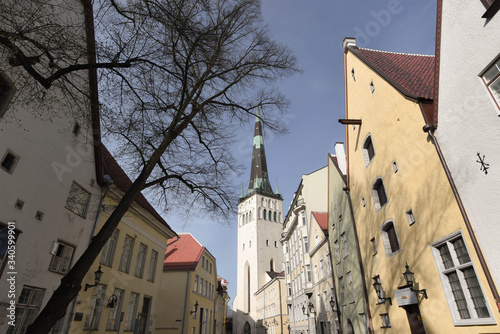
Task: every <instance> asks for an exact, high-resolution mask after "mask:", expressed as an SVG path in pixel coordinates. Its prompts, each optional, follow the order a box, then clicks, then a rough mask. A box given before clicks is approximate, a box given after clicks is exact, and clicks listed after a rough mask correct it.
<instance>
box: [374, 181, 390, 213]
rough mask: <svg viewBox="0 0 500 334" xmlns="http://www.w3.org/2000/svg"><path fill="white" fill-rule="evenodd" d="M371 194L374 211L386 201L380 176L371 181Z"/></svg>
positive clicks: (380, 207)
mask: <svg viewBox="0 0 500 334" xmlns="http://www.w3.org/2000/svg"><path fill="white" fill-rule="evenodd" d="M372 196H373V203H374V204H375V211H378V210H380V209H382V207H383V206H384V205H385V204H386V203H387V195H386V193H385V187H384V182H383V181H382V179H381V178H378V179H376V180H375V182H373V187H372Z"/></svg>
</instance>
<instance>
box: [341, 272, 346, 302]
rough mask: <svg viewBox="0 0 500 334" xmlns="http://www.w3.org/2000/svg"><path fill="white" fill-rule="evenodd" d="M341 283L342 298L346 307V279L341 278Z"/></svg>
mask: <svg viewBox="0 0 500 334" xmlns="http://www.w3.org/2000/svg"><path fill="white" fill-rule="evenodd" d="M339 282H340V297H341V298H342V305H346V304H347V303H346V297H345V286H344V277H342V276H341V277H339Z"/></svg>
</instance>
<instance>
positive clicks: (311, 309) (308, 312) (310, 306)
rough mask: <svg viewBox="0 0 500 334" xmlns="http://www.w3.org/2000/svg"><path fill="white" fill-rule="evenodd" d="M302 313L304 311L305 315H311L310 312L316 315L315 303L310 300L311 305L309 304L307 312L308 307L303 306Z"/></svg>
mask: <svg viewBox="0 0 500 334" xmlns="http://www.w3.org/2000/svg"><path fill="white" fill-rule="evenodd" d="M302 313H304V315H310V314H314V315H316V311H315V310H314V305H313V303H311V302H309V305H307V312H306V307H305V306H302Z"/></svg>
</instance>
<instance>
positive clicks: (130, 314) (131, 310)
mask: <svg viewBox="0 0 500 334" xmlns="http://www.w3.org/2000/svg"><path fill="white" fill-rule="evenodd" d="M138 305H139V294H138V293H135V292H131V293H130V297H129V299H128V308H127V313H126V316H125V319H124V320H125V324H124V326H125V328H124V330H126V331H133V330H134V325H135V320H136V314H137V307H138Z"/></svg>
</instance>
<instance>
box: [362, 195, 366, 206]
mask: <svg viewBox="0 0 500 334" xmlns="http://www.w3.org/2000/svg"><path fill="white" fill-rule="evenodd" d="M361 204H362V205H363V208H364V207H365V206H366V201H365V198H364V197H361Z"/></svg>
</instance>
